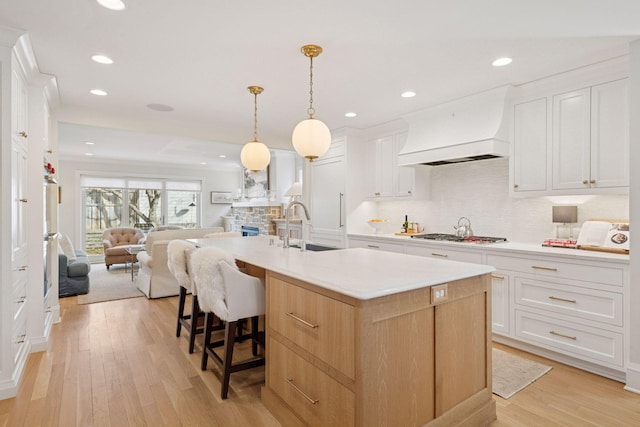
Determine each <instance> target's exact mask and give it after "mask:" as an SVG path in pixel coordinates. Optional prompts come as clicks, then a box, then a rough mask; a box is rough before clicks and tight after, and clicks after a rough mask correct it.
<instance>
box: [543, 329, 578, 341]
mask: <svg viewBox="0 0 640 427" xmlns="http://www.w3.org/2000/svg"><path fill="white" fill-rule="evenodd" d="M549 333H550V334H551V335H555V336H558V337H562V338H569V339H570V340H574V341H575V340H577V338H576V337H572V336H569V335H565V334H561V333H560V332H556V331H549Z"/></svg>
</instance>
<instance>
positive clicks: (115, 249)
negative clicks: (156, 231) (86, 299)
mask: <svg viewBox="0 0 640 427" xmlns="http://www.w3.org/2000/svg"><path fill="white" fill-rule="evenodd" d="M144 240H145V236H144V233H143V232H142V230H140V229H139V228H127V227H122V228H107V229H106V230H104V233H102V244H103V246H104V264H105V265H106V266H107V270H108V269H109V267H110V266H111V265H112V264H124V263H126V262H130V261H131V258H130V255H129V254H128V253H127V247H128V246H131V245H140V244H142V243H143V242H144Z"/></svg>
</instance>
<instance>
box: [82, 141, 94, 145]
mask: <svg viewBox="0 0 640 427" xmlns="http://www.w3.org/2000/svg"><path fill="white" fill-rule="evenodd" d="M84 143H85V144H87V145H95V142H91V141H85V142H84Z"/></svg>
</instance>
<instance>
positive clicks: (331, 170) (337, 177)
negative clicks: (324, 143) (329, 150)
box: [311, 157, 345, 247]
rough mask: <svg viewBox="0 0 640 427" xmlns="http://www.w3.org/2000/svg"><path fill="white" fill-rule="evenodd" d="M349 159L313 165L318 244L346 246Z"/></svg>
mask: <svg viewBox="0 0 640 427" xmlns="http://www.w3.org/2000/svg"><path fill="white" fill-rule="evenodd" d="M344 192H345V159H344V157H334V158H331V159H324V160H318V161H315V162H313V163H312V165H311V225H312V231H311V235H312V240H313V241H314V242H315V243H319V244H326V245H330V246H336V247H344V229H345V224H344V209H345V207H344V201H345V200H344V198H345V194H344Z"/></svg>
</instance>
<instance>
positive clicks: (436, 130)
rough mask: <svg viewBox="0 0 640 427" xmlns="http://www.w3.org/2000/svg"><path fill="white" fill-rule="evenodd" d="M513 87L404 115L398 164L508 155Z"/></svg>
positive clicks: (430, 163) (428, 163) (464, 160)
mask: <svg viewBox="0 0 640 427" xmlns="http://www.w3.org/2000/svg"><path fill="white" fill-rule="evenodd" d="M511 87H512V86H505V87H500V88H498V89H493V90H490V91H486V92H482V93H479V94H476V95H471V96H468V97H465V98H460V99H456V100H454V101H450V102H447V103H445V104H440V105H438V106H435V107H432V108H428V109H425V110H421V111H418V112H416V113H413V114H410V115H407V116H405V117H404V118H405V119H406V120H407V121H408V122H409V136H408V138H407V143H406V144H405V145H404V147H403V148H402V150H400V153H399V154H398V165H400V166H413V165H429V166H438V165H445V164H450V163H461V162H470V161H474V160H484V159H491V158H495V157H508V156H509V141H508V139H509V138H508V134H509V124H508V120H507V119H506V117H507V116H506V115H505V112H506V102H507V99H508V98H507V97H508V95H509V92H510V89H511Z"/></svg>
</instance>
